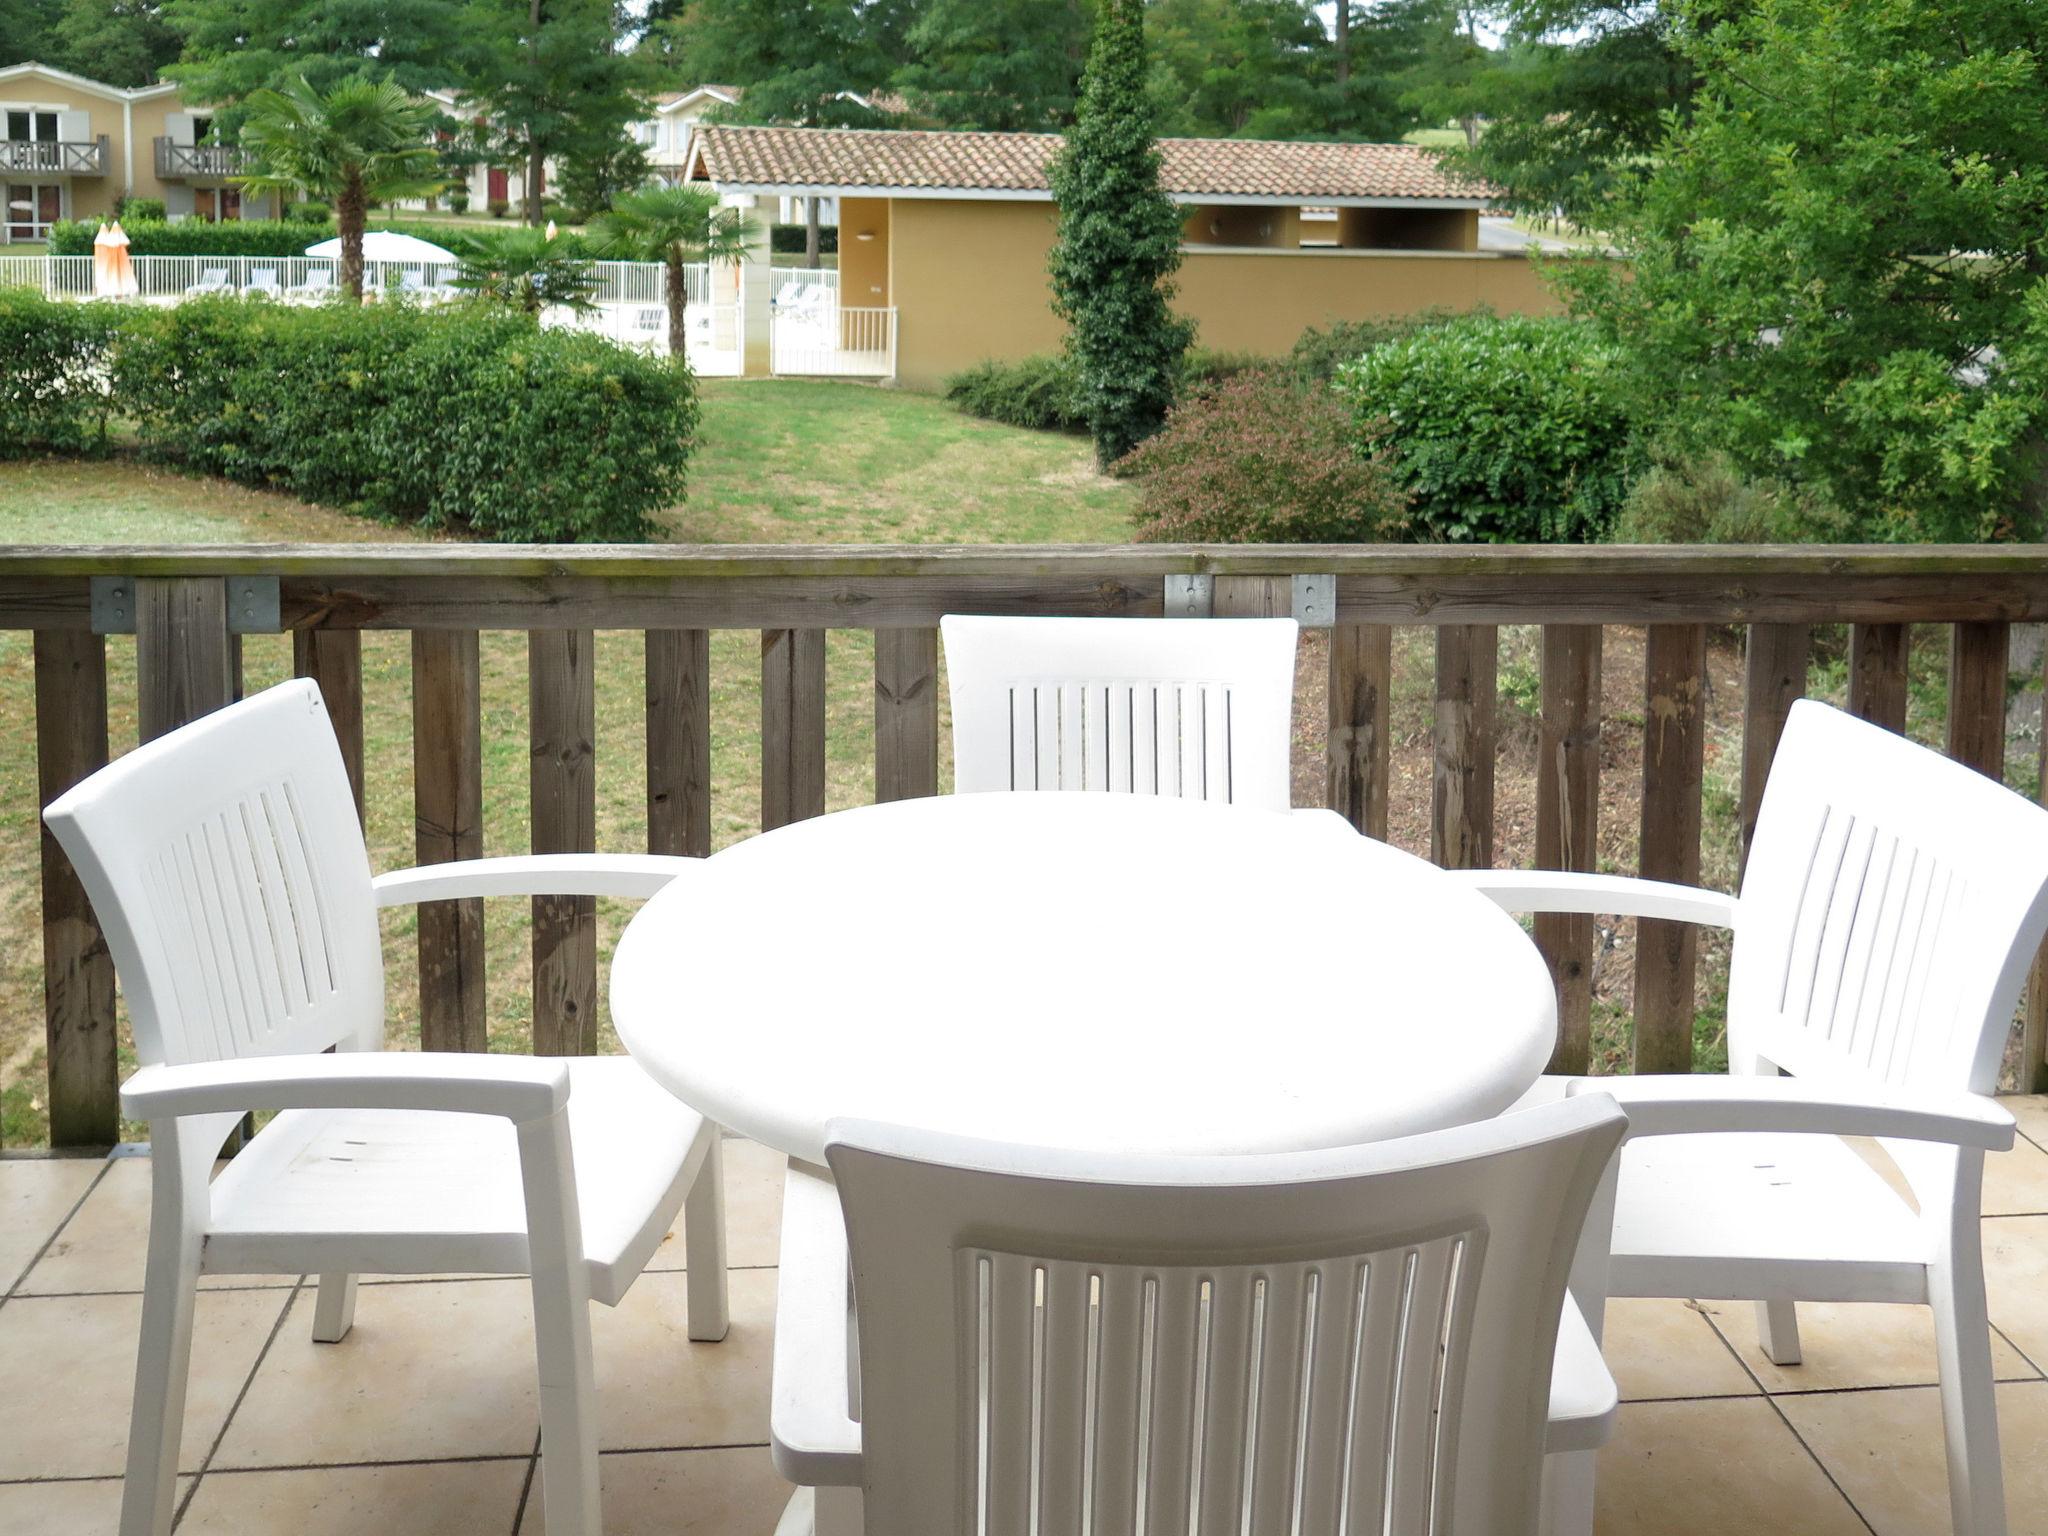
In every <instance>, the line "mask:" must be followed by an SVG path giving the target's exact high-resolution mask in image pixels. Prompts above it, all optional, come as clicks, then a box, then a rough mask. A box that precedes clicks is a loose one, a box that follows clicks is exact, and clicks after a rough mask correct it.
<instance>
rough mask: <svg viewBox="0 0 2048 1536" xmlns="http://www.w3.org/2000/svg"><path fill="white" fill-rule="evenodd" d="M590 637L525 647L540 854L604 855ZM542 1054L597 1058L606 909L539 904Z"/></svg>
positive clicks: (550, 899) (576, 635)
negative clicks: (601, 919) (600, 925)
mask: <svg viewBox="0 0 2048 1536" xmlns="http://www.w3.org/2000/svg"><path fill="white" fill-rule="evenodd" d="M595 638H596V637H595V636H594V635H592V633H591V632H590V631H589V630H587V629H536V630H532V631H530V632H529V633H528V634H527V637H526V657H527V661H526V665H527V696H528V708H529V710H530V715H529V726H530V731H531V742H532V753H533V755H532V759H531V764H530V774H529V778H530V785H531V792H532V800H533V851H534V852H535V853H594V852H595V851H596V849H597V748H596V742H597V676H596V672H595V670H594V668H593V665H592V656H591V648H592V645H593V644H594V642H595ZM533 1051H534V1054H535V1055H536V1056H591V1055H595V1054H596V1052H597V901H596V898H594V897H590V896H536V897H534V898H533Z"/></svg>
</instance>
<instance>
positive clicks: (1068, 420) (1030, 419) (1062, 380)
mask: <svg viewBox="0 0 2048 1536" xmlns="http://www.w3.org/2000/svg"><path fill="white" fill-rule="evenodd" d="M946 398H947V399H948V400H950V401H952V402H953V403H954V404H955V405H957V406H959V407H960V409H961V410H963V411H965V412H967V414H968V415H970V416H983V417H986V418H987V419H988V420H990V421H1000V422H1002V423H1004V424H1005V425H1006V426H1012V427H1036V428H1038V429H1039V430H1041V431H1048V432H1085V431H1087V430H1088V401H1087V397H1086V395H1085V394H1083V392H1082V389H1081V376H1080V373H1079V371H1078V370H1077V369H1076V368H1075V367H1074V364H1073V361H1072V360H1071V359H1070V358H1068V357H1067V356H1066V355H1065V354H1063V353H1055V354H1051V355H1042V356H1038V357H1027V358H1024V359H1022V360H1021V361H1018V362H1014V363H999V362H996V361H994V360H993V359H991V360H989V361H987V362H982V363H976V364H975V365H974V366H973V367H972V368H969V369H968V370H967V371H966V372H964V373H956V374H954V375H953V376H952V377H951V378H949V379H947V380H946Z"/></svg>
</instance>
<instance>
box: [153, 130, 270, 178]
mask: <svg viewBox="0 0 2048 1536" xmlns="http://www.w3.org/2000/svg"><path fill="white" fill-rule="evenodd" d="M255 165H256V162H255V159H254V157H253V156H251V155H250V153H249V151H248V150H246V149H243V148H241V147H240V146H239V145H235V144H180V143H178V142H177V141H176V140H174V139H170V138H164V137H159V138H158V139H157V140H156V174H157V179H158V180H159V181H183V180H185V179H186V178H187V177H188V176H198V177H200V178H202V179H214V178H223V179H224V178H227V177H231V176H246V175H248V174H249V172H250V171H252V170H254V169H255Z"/></svg>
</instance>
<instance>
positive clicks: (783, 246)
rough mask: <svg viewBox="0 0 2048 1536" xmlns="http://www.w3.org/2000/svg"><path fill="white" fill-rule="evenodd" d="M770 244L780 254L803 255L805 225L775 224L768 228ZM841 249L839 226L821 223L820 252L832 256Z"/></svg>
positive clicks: (819, 230) (771, 248)
mask: <svg viewBox="0 0 2048 1536" xmlns="http://www.w3.org/2000/svg"><path fill="white" fill-rule="evenodd" d="M768 246H769V249H770V250H772V251H774V253H775V254H776V255H778V256H801V255H803V253H804V226H803V225H801V224H774V225H770V226H769V229H768ZM838 250H839V226H838V225H836V224H825V225H821V226H820V227H819V229H818V254H819V255H820V256H831V255H833V254H835V253H836V252H837V251H838Z"/></svg>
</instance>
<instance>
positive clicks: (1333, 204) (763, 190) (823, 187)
mask: <svg viewBox="0 0 2048 1536" xmlns="http://www.w3.org/2000/svg"><path fill="white" fill-rule="evenodd" d="M711 185H712V186H714V187H715V188H717V189H718V190H719V191H720V192H751V193H753V194H754V195H755V196H757V197H758V196H769V197H897V198H904V199H913V198H918V199H925V200H928V201H933V202H949V203H1049V202H1051V201H1052V193H1051V192H1049V191H1045V190H1042V189H1038V190H1034V189H1031V188H1026V187H859V186H835V185H829V184H826V183H822V182H821V183H811V182H798V181H764V182H751V181H748V182H741V181H720V180H719V179H718V178H717V177H715V176H714V177H713V178H712V179H711ZM1169 195H1170V196H1171V197H1172V199H1173V201H1174V202H1176V203H1178V204H1180V205H1181V206H1182V207H1187V208H1195V207H1200V208H1299V207H1303V206H1307V207H1314V208H1439V209H1445V208H1448V209H1466V208H1470V209H1478V210H1484V209H1487V208H1491V207H1492V206H1493V203H1492V201H1491V200H1490V199H1487V198H1480V197H1321V196H1317V197H1238V196H1230V195H1227V194H1224V193H1208V192H1175V193H1171V194H1169Z"/></svg>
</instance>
